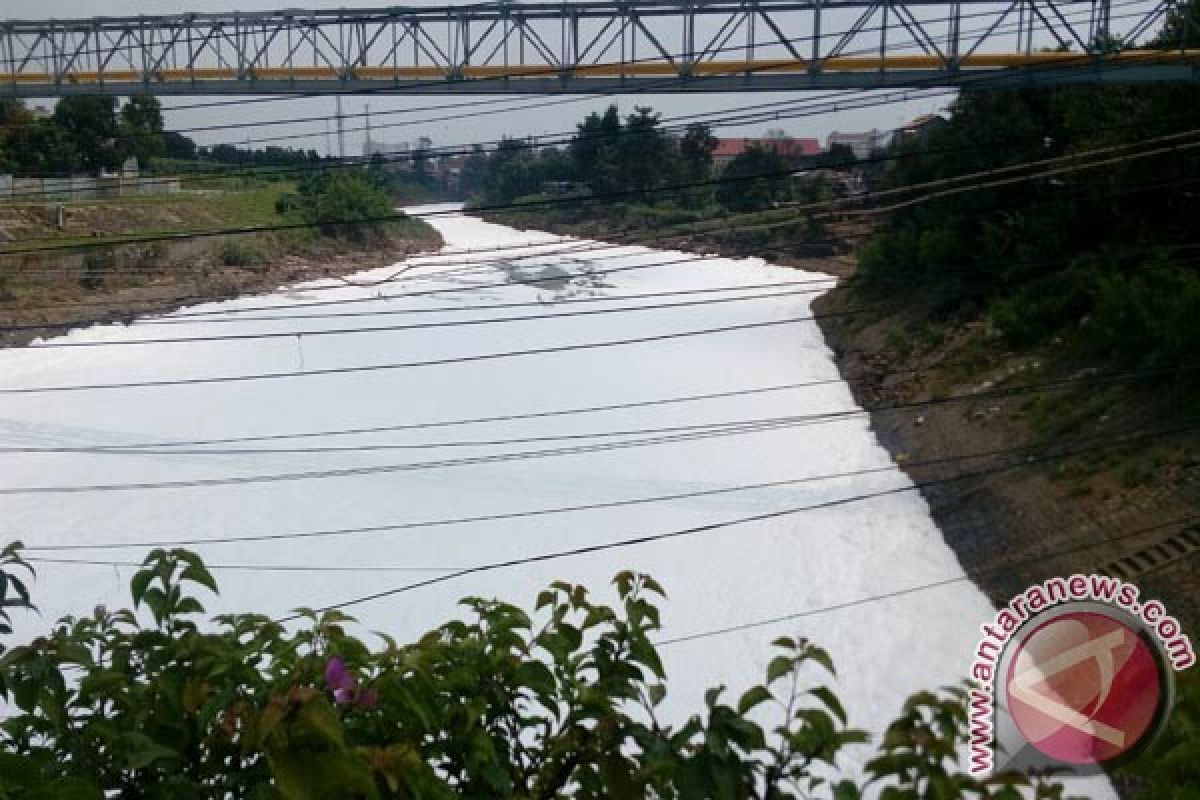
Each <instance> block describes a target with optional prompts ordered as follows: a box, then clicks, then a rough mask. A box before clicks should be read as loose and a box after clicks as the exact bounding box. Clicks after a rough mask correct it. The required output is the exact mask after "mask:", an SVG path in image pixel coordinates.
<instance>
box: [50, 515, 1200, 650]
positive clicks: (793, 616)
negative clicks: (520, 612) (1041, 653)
mask: <svg viewBox="0 0 1200 800" xmlns="http://www.w3.org/2000/svg"><path fill="white" fill-rule="evenodd" d="M1196 524H1200V517H1181V518H1178V519H1174V520H1171V521H1169V522H1161V523H1158V524H1155V525H1148V526H1145V527H1142V528H1138V529H1136V530H1133V531H1128V532H1126V533H1124V534H1121V535H1119V536H1115V537H1112V538H1109V539H1106V540H1104V541H1103V542H1094V541H1091V542H1086V543H1084V544H1082V545H1073V546H1071V547H1068V548H1065V549H1061V550H1052V551H1050V552H1046V553H1039V554H1037V555H1036V556H1031V557H1029V558H1025V559H1021V560H1018V561H1015V562H1011V563H1008V564H1004V565H1002V566H998V567H991V568H988V569H979V570H972V571H970V572H969V573H968V572H963V573H960V574H958V575H953V576H951V577H948V578H943V579H941V580H936V581H929V582H928V583H921V584H916V585H913V586H906V587H904V588H901V589H896V590H894V591H891V592H881V593H879V594H872V595H867V596H866V597H859V598H857V599H854V600H847V601H845V602H842V603H833V604H830V605H824V606H816V607H814V608H808V609H804V610H803V611H793V612H790V613H787V614H780V615H777V616H774V617H766V618H764V619H757V620H753V621H750V622H741V623H737V624H734V625H726V626H724V627H721V628H709V629H708V630H703V631H697V632H695V633H688V634H684V635H682V636H673V637H671V638H669V639H661V640H659V641H657V642H655V645H656V646H658V647H665V646H667V645H672V644H679V643H681V642H691V641H695V640H697V639H709V638H712V637H713V636H724V635H727V634H730V633H740V632H742V631H748V630H753V629H755V628H764V627H767V626H770V625H777V624H779V623H781V622H794V621H796V620H798V619H807V618H809V617H819V616H824V615H826V614H831V613H834V612H836V611H844V610H845V609H848V608H857V607H859V606H865V605H871V604H873V603H879V602H883V601H885V600H895V599H897V598H900V597H906V596H908V595H913V594H921V593H923V592H927V591H930V590H932V589H939V588H941V587H943V586H950V585H952V584H957V583H974V582H975V581H976V579H977V578H979V577H981V576H984V575H998V574H1001V573H1004V572H1008V571H1010V570H1012V569H1014V568H1016V567H1021V566H1027V565H1029V564H1037V563H1041V562H1044V561H1046V560H1047V559H1050V558H1058V557H1060V556H1063V555H1068V554H1070V553H1075V552H1078V551H1080V550H1091V549H1093V548H1096V547H1099V546H1103V545H1105V544H1108V543H1110V542H1116V541H1124V540H1126V539H1133V538H1136V537H1138V536H1144V535H1146V534H1147V533H1153V532H1155V531H1158V530H1162V529H1164V528H1174V527H1186V526H1188V525H1196ZM30 560H32V559H30ZM100 563H104V562H100Z"/></svg>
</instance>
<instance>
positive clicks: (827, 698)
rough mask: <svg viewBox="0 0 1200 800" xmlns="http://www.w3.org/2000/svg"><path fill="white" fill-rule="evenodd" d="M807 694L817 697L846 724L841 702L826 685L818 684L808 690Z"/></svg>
mask: <svg viewBox="0 0 1200 800" xmlns="http://www.w3.org/2000/svg"><path fill="white" fill-rule="evenodd" d="M809 694H811V695H813V696H814V697H816V698H817V699H819V700H820V701H821V702H822V703H823V704H824V705H825V707H826V708H828V709H829V710H830V711H832V712H833V715H834V716H835V717H837V718H838V719H839V720H840V721H841V723H842V724H843V725H845V724H846V710H845V709H844V708H843V707H842V702H841V701H840V700H838V697H837V695H836V694H834V693H833V690H832V689H830V688H829V687H828V686H818V687H817V688H816V689H812V690H810V691H809Z"/></svg>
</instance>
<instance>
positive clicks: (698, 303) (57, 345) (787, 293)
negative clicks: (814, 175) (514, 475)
mask: <svg viewBox="0 0 1200 800" xmlns="http://www.w3.org/2000/svg"><path fill="white" fill-rule="evenodd" d="M660 266H661V265H660ZM823 291H825V290H824V289H789V290H784V291H778V292H765V293H759V294H751V295H742V296H739V297H716V298H706V299H703V300H685V301H682V302H678V303H653V304H648V305H639V306H618V307H616V308H589V309H583V310H574V311H554V312H549V313H546V314H524V315H519V316H506V317H492V318H486V317H480V318H472V319H455V320H441V321H436V322H412V323H404V324H400V325H376V326H370V327H355V328H309V329H305V330H295V331H268V332H263V333H229V334H210V335H202V336H176V337H162V338H155V339H113V340H100V341H87V342H74V341H50V342H36V343H33V344H30V345H29V346H28V348H29V349H30V350H55V349H62V348H80V347H121V346H128V345H150V344H199V343H206V342H208V343H211V342H241V341H257V340H264V339H267V340H269V339H294V338H297V337H305V338H316V337H322V336H347V335H351V334H370V333H395V332H399V331H414V330H429V329H437V328H458V327H467V326H475V325H497V324H507V323H513V322H538V321H541V320H554V319H565V318H575V317H592V316H604V315H608V314H629V313H637V312H642V311H670V310H673V309H677V308H697V307H704V306H713V305H725V304H728V303H741V302H746V301H750V300H771V299H777V298H788V297H797V296H800V295H810V294H814V293H817V294H819V293H821V292H823ZM869 310H870V309H866V310H863V309H859V310H855V311H853V312H851V311H842V312H838V313H837V314H835V315H834V316H847V315H850V314H861V313H864V311H869ZM822 316H828V315H822ZM808 319H816V317H808Z"/></svg>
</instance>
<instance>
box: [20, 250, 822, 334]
mask: <svg viewBox="0 0 1200 800" xmlns="http://www.w3.org/2000/svg"><path fill="white" fill-rule="evenodd" d="M714 258H716V257H714ZM660 266H661V263H660ZM572 277H586V274H585V275H583V276H572ZM824 282H825V283H827V284H828V287H827V288H822V289H808V290H807V292H812V293H817V292H823V291H828V289H829V288H833V286H834V285H836V283H837V279H836V278H827V279H824ZM813 283H814V281H811V280H801V281H778V282H775V283H743V284H736V285H734V284H727V285H724V286H708V287H703V288H695V289H669V290H663V291H652V292H637V293H635V294H604V295H588V296H584V297H573V296H567V297H561V298H559V297H555V298H554V299H543V300H519V301H514V302H504V303H479V304H470V305H464V304H459V305H452V306H433V307H423V308H392V309H384V310H379V311H326V312H323V313H317V314H262V315H259V316H255V315H253V314H250V315H248V316H233V315H232V314H231V313H229V312H235V311H240V310H241V309H228V311H226V312H221V311H218V312H214V313H212V314H209V313H208V312H203V314H202V315H201V316H198V317H194V316H192V315H190V314H189V313H187V312H184V313H180V314H172V315H170V316H163V317H147V318H139V319H138V320H136V321H135V322H131V323H130V324H129V325H128V326H127V327H130V328H153V327H163V326H174V325H228V324H231V323H240V322H291V321H296V320H304V321H309V320H320V319H346V318H351V319H359V318H362V317H407V316H414V315H418V316H419V315H424V314H461V313H464V312H480V311H498V310H502V309H503V310H507V309H510V308H542V309H546V308H558V307H565V308H570V307H571V306H577V305H590V304H593V303H616V302H625V301H634V300H654V299H658V298H661V297H693V296H695V295H709V294H717V293H719V292H721V293H723V292H749V291H752V290H758V289H790V288H792V287H794V286H812V284H813ZM392 297H393V296H392V295H385V296H384V297H374V298H370V299H371V300H374V301H375V302H382V301H386V300H388V299H391V298H392ZM292 307H295V306H287V305H284V306H263V307H260V308H259V310H272V311H274V310H286V309H287V308H292ZM299 307H301V308H302V307H304V304H301V305H300V306H299ZM112 321H113V320H111V319H100V318H92V319H75V320H64V321H61V322H44V323H41V324H38V325H0V333H16V332H20V331H35V330H45V329H46V328H82V327H87V326H89V325H96V324H100V323H111V322H112Z"/></svg>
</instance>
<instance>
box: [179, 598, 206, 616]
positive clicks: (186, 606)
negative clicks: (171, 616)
mask: <svg viewBox="0 0 1200 800" xmlns="http://www.w3.org/2000/svg"><path fill="white" fill-rule="evenodd" d="M175 613H176V614H203V613H204V606H202V605H200V601H199V600H197V599H196V598H194V597H185V598H183V599H182V600H180V601H179V604H178V605H177V606H175Z"/></svg>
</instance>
